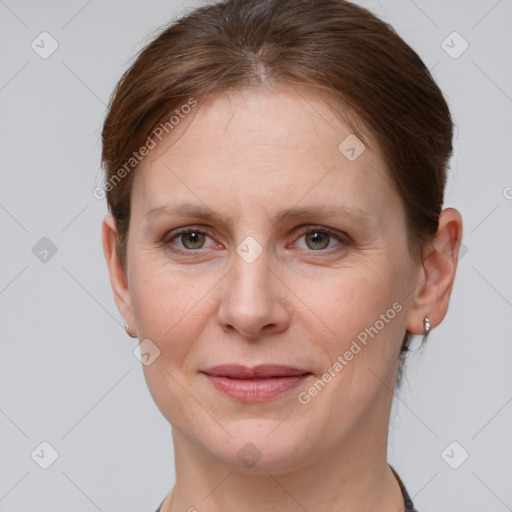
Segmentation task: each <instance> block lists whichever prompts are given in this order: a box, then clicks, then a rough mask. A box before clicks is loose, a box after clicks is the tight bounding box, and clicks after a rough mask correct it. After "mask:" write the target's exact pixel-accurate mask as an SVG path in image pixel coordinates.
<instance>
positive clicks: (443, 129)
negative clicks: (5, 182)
mask: <svg viewBox="0 0 512 512" xmlns="http://www.w3.org/2000/svg"><path fill="white" fill-rule="evenodd" d="M280 85H305V86H312V87H315V88H317V90H318V91H319V94H320V95H322V96H324V97H325V98H326V99H327V96H329V98H330V103H329V105H330V106H331V107H332V109H333V111H336V112H337V113H339V114H340V115H341V116H343V117H344V120H345V121H346V122H348V123H349V126H351V128H352V129H353V131H354V133H356V135H357V136H358V137H359V138H361V139H362V140H363V141H364V142H365V144H366V143H367V141H365V139H364V135H363V133H362V132H363V131H364V130H365V129H366V130H369V132H370V133H371V134H372V135H373V136H374V138H375V140H376V141H377V143H378V144H379V147H380V149H381V151H382V153H383V155H384V158H385V160H386V163H387V167H388V171H389V179H390V180H391V182H392V183H393V185H394V186H395V187H396V190H397V192H398V194H399V195H400V197H401V200H402V202H403V205H404V208H405V212H406V216H407V229H408V242H409V249H410V253H411V255H412V257H414V258H416V259H417V260H421V258H422V254H423V250H424V248H425V246H426V243H427V242H429V241H430V240H431V239H432V237H433V235H434V234H435V233H436V231H437V227H438V219H439V214H440V212H441V210H442V206H443V200H444V188H445V184H446V168H447V165H448V160H449V158H450V156H451V154H452V136H453V123H452V119H451V116H450V111H449V108H448V105H447V103H446V101H445V99H444V97H443V94H442V92H441V91H440V89H439V87H438V86H437V84H436V83H435V81H434V80H433V78H432V76H431V74H430V72H429V70H428V69H427V68H426V66H425V65H424V63H423V62H422V60H421V59H420V57H419V56H418V55H417V54H416V52H415V51H414V50H413V49H412V48H411V47H410V46H409V45H407V44H406V43H405V42H404V41H403V40H402V39H401V38H400V37H399V36H398V34H397V33H396V32H395V31H394V29H393V28H392V27H391V26H389V25H388V24H386V23H385V22H383V21H382V20H380V19H379V18H377V17H376V16H375V15H373V14H372V13H371V12H370V11H368V10H366V9H364V8H362V7H359V6H357V5H354V4H352V3H350V2H347V1H345V0H315V1H311V0H224V1H221V2H218V3H215V4H212V5H207V6H204V7H201V8H198V9H195V10H193V11H192V12H190V13H189V14H188V15H186V16H185V17H182V18H181V19H179V20H177V21H176V22H173V23H172V24H171V25H170V26H168V27H167V28H165V29H164V30H163V31H162V32H161V33H160V34H159V35H158V36H157V37H156V38H155V39H154V40H153V41H152V42H151V43H150V44H148V45H147V46H146V47H145V48H143V50H142V51H141V52H140V54H139V55H138V57H137V59H136V60H135V62H134V63H133V64H132V66H131V67H130V68H129V69H128V70H127V71H126V72H125V73H124V75H123V76H122V78H121V80H120V81H119V83H118V84H117V86H116V88H115V90H114V93H113V95H112V98H111V101H110V105H109V109H108V113H107V116H106V119H105V123H104V126H103V132H102V142H103V152H102V163H103V166H104V169H105V174H106V183H112V181H110V182H109V180H111V179H112V178H113V177H115V175H116V173H118V171H119V170H120V169H121V168H122V167H123V166H124V165H125V164H126V162H127V161H128V160H129V159H130V158H131V157H132V156H133V154H134V152H137V150H138V149H139V148H140V147H141V146H143V145H144V143H145V141H146V140H147V138H148V136H149V135H150V134H151V133H152V131H153V130H154V129H155V127H156V126H157V125H158V123H159V122H161V120H162V119H163V118H164V117H165V116H166V115H170V113H171V112H173V111H175V110H176V109H179V108H180V106H181V105H184V104H187V102H189V101H190V98H195V99H197V101H201V99H202V98H204V97H205V95H207V94H209V93H214V92H223V91H226V90H229V89H230V88H237V87H261V86H266V87H277V86H280ZM340 142H341V141H340ZM134 172H135V169H134V171H133V172H127V173H123V179H121V180H118V182H116V185H115V186H110V187H107V188H106V191H107V193H106V195H107V202H108V207H109V211H110V212H111V213H112V215H113V216H114V218H115V221H116V226H117V230H118V239H117V244H116V248H117V254H118V258H119V261H120V262H121V263H122V264H123V265H126V264H127V254H126V246H127V237H128V226H129V220H130V195H131V189H132V182H133V177H134ZM411 336H412V335H411V334H410V333H409V332H408V331H407V332H406V334H405V337H404V340H403V343H402V350H401V354H400V364H399V372H398V376H397V383H398V384H399V383H400V380H401V376H402V371H403V364H404V360H405V357H406V355H407V352H408V347H409V343H410V340H411Z"/></svg>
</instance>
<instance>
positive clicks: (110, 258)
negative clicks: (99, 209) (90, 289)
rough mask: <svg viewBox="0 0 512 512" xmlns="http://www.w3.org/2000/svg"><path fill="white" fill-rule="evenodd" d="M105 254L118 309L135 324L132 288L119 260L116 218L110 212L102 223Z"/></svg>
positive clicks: (127, 319) (126, 318) (128, 321)
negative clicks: (130, 288)
mask: <svg viewBox="0 0 512 512" xmlns="http://www.w3.org/2000/svg"><path fill="white" fill-rule="evenodd" d="M101 235H102V243H103V254H104V255H105V260H106V262H107V267H108V271H109V274H110V284H111V286H112V291H113V293H114V300H115V302H116V305H117V309H118V310H119V312H120V313H121V315H122V316H123V318H124V319H125V322H126V323H128V324H129V325H134V315H133V308H132V301H131V295H130V290H129V288H128V278H127V270H126V269H125V268H124V267H123V265H122V264H121V262H120V261H119V258H118V255H117V251H116V239H117V227H116V223H115V219H114V217H113V216H112V215H111V214H108V215H106V216H105V218H104V219H103V223H102V233H101Z"/></svg>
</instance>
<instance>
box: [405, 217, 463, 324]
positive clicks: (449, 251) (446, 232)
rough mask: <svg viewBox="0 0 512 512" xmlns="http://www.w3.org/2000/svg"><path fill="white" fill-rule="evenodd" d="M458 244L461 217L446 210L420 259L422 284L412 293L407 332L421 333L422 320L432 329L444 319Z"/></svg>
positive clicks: (460, 234) (460, 238) (453, 278)
mask: <svg viewBox="0 0 512 512" xmlns="http://www.w3.org/2000/svg"><path fill="white" fill-rule="evenodd" d="M461 241H462V217H461V215H460V213H459V212H458V211H457V210H455V209H454V208H447V209H445V210H443V211H442V212H441V214H440V216H439V224H438V229H437V233H436V236H435V238H434V240H433V241H432V243H431V244H430V246H429V248H428V250H427V251H426V255H425V257H424V259H423V263H422V266H423V278H424V282H423V285H422V286H419V287H418V288H417V289H416V290H415V292H414V293H415V297H414V302H413V305H412V307H411V310H410V315H409V318H408V322H407V330H408V331H410V332H412V333H413V334H424V330H425V328H424V319H425V317H428V319H429V322H430V327H431V328H434V327H436V326H437V325H439V324H440V323H441V322H442V321H443V319H444V317H445V316H446V313H447V311H448V304H449V300H450V295H451V292H452V288H453V283H454V280H455V272H456V270H457V262H458V254H459V248H460V244H461Z"/></svg>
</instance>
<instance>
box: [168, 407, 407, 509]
mask: <svg viewBox="0 0 512 512" xmlns="http://www.w3.org/2000/svg"><path fill="white" fill-rule="evenodd" d="M368 420H369V421H368V422H367V424H366V425H358V426H357V428H355V429H354V432H352V433H351V434H350V435H349V436H347V437H346V438H345V439H344V440H343V441H341V442H340V443H339V445H338V446H336V447H334V448H333V447H329V450H328V452H327V453H323V454H321V453H316V454H315V457H314V459H311V460H309V461H307V462H303V463H301V464H300V465H299V464H298V465H296V466H294V467H290V468H289V470H288V469H287V470H286V471H283V470H282V469H281V470H279V471H276V472H272V471H265V470H262V471H261V470H260V471H258V472H256V471H255V469H256V468H257V465H256V466H254V468H253V470H252V472H247V471H239V470H237V469H236V468H233V467H232V466H228V465H226V464H223V463H222V462H220V461H219V460H217V459H214V458H213V457H211V456H210V455H209V454H208V453H207V452H205V451H204V450H202V449H201V448H199V447H198V446H197V445H195V444H192V443H191V442H190V441H189V440H187V439H186V438H185V437H183V436H182V435H181V433H179V432H177V431H173V437H174V449H175V463H176V485H175V487H174V489H173V490H172V492H171V493H170V494H169V495H168V496H167V498H166V500H165V501H164V503H163V505H162V512H177V511H190V512H197V511H201V512H221V511H226V510H244V512H253V511H254V512H256V511H258V512H259V511H261V510H266V511H269V512H274V511H276V512H277V511H279V512H292V511H293V512H295V511H297V510H300V509H302V510H308V511H315V512H324V511H325V512H327V511H329V512H332V511H340V512H342V511H343V512H345V511H347V512H348V511H350V512H368V511H374V510H379V511H380V512H388V511H389V512H403V510H404V501H403V497H402V492H401V490H400V487H399V485H398V482H397V480H396V478H395V477H394V475H393V473H392V471H391V469H390V468H389V466H388V464H387V418H386V422H385V423H383V422H382V420H383V418H382V417H380V418H378V421H377V419H376V418H375V417H373V418H372V417H370V418H369V419H368ZM383 424H385V425H386V428H382V425H383Z"/></svg>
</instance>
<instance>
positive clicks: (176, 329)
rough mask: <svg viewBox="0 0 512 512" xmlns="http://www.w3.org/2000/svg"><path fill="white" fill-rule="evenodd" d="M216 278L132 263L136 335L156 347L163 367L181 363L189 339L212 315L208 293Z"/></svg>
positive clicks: (164, 266) (189, 341)
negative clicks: (163, 363)
mask: <svg viewBox="0 0 512 512" xmlns="http://www.w3.org/2000/svg"><path fill="white" fill-rule="evenodd" d="M220 277H221V275H220V276H218V275H217V273H211V274H202V275H201V276H200V277H199V276H193V275H186V274H184V273H179V272H176V271H175V270H172V269H170V267H169V266H168V265H165V264H161V263H156V262H155V263H152V262H143V261H139V262H137V261H135V262H134V265H133V273H132V284H133V290H134V291H135V293H133V295H132V297H133V307H134V312H135V317H136V321H137V325H138V327H139V332H140V336H141V337H144V339H145V338H149V339H150V340H151V341H153V343H155V344H156V345H157V346H158V348H159V349H160V352H161V356H163V357H162V359H163V360H166V363H167V364H170V365H171V366H176V365H177V364H179V363H180V362H181V361H183V359H184V358H185V356H186V354H187V352H188V351H189V349H190V348H191V347H190V345H191V344H192V340H194V339H197V338H198V337H199V335H200V333H201V331H202V330H203V329H204V327H205V325H206V322H207V321H208V319H209V317H210V316H211V314H212V312H211V311H210V309H211V301H209V300H208V292H209V290H211V289H212V288H213V287H214V286H215V283H216V282H218V281H219V278H220ZM141 339H142V338H141Z"/></svg>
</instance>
